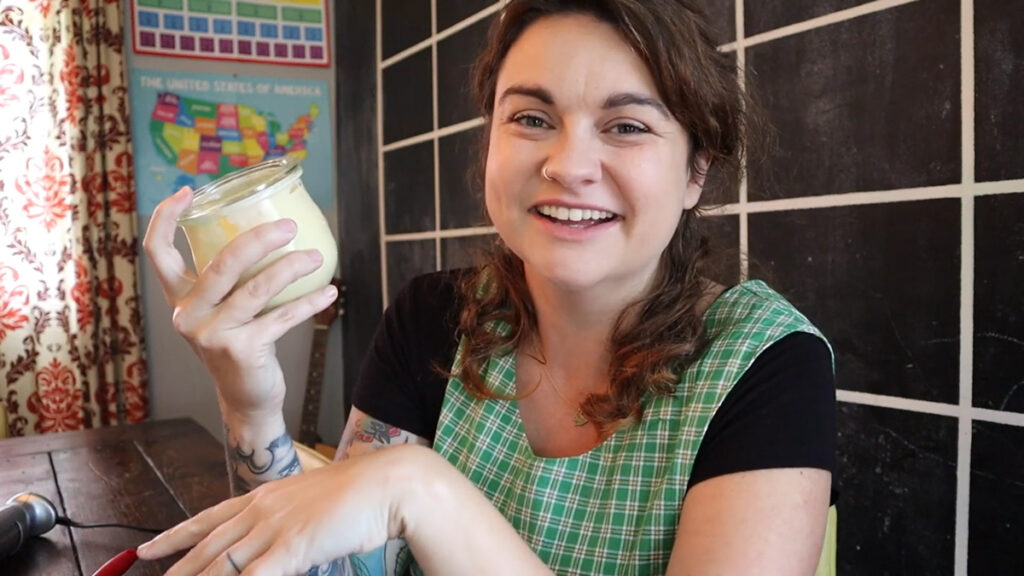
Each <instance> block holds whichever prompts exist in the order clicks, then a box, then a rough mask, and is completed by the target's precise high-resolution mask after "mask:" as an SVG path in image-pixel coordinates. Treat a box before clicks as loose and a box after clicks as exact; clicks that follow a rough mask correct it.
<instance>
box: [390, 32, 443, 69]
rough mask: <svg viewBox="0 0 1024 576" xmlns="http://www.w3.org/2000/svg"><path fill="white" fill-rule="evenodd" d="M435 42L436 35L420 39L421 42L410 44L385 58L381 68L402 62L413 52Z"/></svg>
mask: <svg viewBox="0 0 1024 576" xmlns="http://www.w3.org/2000/svg"><path fill="white" fill-rule="evenodd" d="M433 43H434V37H433V36H431V37H429V38H427V39H426V40H420V41H419V42H417V43H415V44H413V45H412V46H409V47H408V48H406V49H405V50H402V51H401V52H398V53H397V54H395V55H393V56H388V59H387V60H384V61H383V62H381V64H380V67H381V68H387V67H388V66H391V65H392V64H395V63H398V62H400V61H402V60H405V59H406V58H408V57H409V56H412V55H413V54H415V53H417V52H419V51H420V50H423V49H424V48H426V47H427V46H430V45H432V44H433Z"/></svg>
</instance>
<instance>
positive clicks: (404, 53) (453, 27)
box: [380, 2, 502, 68]
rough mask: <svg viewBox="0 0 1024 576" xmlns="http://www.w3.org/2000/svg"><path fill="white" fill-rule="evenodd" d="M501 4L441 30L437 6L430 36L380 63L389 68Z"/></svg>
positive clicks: (472, 22)
mask: <svg viewBox="0 0 1024 576" xmlns="http://www.w3.org/2000/svg"><path fill="white" fill-rule="evenodd" d="M432 6H433V5H432ZM501 6H502V3H501V2H495V3H494V4H492V5H491V6H488V7H487V8H484V9H483V10H481V11H479V12H477V13H476V14H473V15H472V16H470V17H469V18H466V19H465V20H462V21H461V22H457V23H455V24H452V25H451V26H449V27H448V28H445V29H444V30H442V31H441V32H438V31H437V10H436V9H435V8H431V17H430V19H431V22H432V25H431V27H430V32H431V34H430V38H427V39H426V40H421V41H420V42H417V43H416V44H413V45H412V46H410V47H408V48H406V49H405V50H402V51H401V52H399V53H397V54H395V55H394V56H389V57H388V59H387V60H384V61H383V62H381V64H380V65H381V67H383V68H387V67H388V66H391V65H392V64H395V63H397V62H400V61H401V60H404V59H406V58H408V57H409V56H412V55H413V54H415V53H416V52H419V51H420V50H422V49H424V48H426V47H427V46H430V45H434V46H436V45H437V43H438V42H440V41H441V40H444V39H445V38H447V37H449V36H451V35H452V34H455V33H456V32H458V31H460V30H463V29H465V28H469V27H470V26H472V25H473V24H476V23H477V22H479V21H481V20H483V19H484V18H487V17H488V16H490V15H491V14H494V13H495V12H497V11H498V10H501Z"/></svg>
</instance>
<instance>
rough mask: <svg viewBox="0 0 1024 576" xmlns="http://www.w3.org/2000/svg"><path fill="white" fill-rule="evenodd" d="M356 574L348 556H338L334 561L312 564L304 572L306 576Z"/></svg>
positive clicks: (345, 575) (346, 575)
mask: <svg viewBox="0 0 1024 576" xmlns="http://www.w3.org/2000/svg"><path fill="white" fill-rule="evenodd" d="M350 574H351V575H354V574H356V573H355V572H354V571H353V570H352V565H351V564H350V563H349V561H348V558H338V559H337V560H335V561H334V562H330V563H328V564H321V565H320V566H314V567H312V568H310V569H309V572H306V576H349V575H350Z"/></svg>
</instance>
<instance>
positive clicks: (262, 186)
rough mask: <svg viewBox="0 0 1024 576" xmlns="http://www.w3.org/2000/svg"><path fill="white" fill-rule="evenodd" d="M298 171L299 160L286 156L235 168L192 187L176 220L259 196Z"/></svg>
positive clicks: (179, 220) (293, 176) (295, 175)
mask: <svg viewBox="0 0 1024 576" xmlns="http://www.w3.org/2000/svg"><path fill="white" fill-rule="evenodd" d="M301 175H302V166H301V164H300V163H299V161H298V160H296V159H295V158H292V157H290V156H281V157H279V158H273V159H271V160H264V161H263V162H260V163H259V164H253V165H252V166H248V167H246V168H242V169H241V170H236V171H234V172H232V173H230V174H228V175H226V176H224V177H221V178H218V179H216V180H214V181H213V182H210V183H208V184H204V185H203V186H201V187H199V188H198V189H196V191H195V192H194V193H193V197H192V205H191V206H190V207H189V208H188V210H186V211H185V212H184V213H183V214H182V215H181V216H179V217H178V223H179V224H181V223H184V222H186V221H188V220H194V219H196V218H201V217H203V216H207V215H209V214H211V213H213V212H217V211H218V210H220V209H222V208H226V207H228V206H233V205H236V204H239V203H241V202H245V201H251V200H256V199H258V198H262V197H264V196H266V195H269V193H270V192H271V191H273V190H276V189H277V188H278V187H279V185H280V184H282V183H284V182H286V181H291V180H294V179H296V178H298V177H299V176H301Z"/></svg>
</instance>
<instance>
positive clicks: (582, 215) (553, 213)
mask: <svg viewBox="0 0 1024 576" xmlns="http://www.w3.org/2000/svg"><path fill="white" fill-rule="evenodd" d="M537 212H539V213H541V214H543V215H545V216H547V217H549V218H554V219H556V220H565V221H569V222H580V221H588V222H589V221H591V220H609V219H611V218H614V217H615V215H614V214H612V213H611V212H606V211H604V210H585V209H582V208H566V207H565V206H538V207H537Z"/></svg>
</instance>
